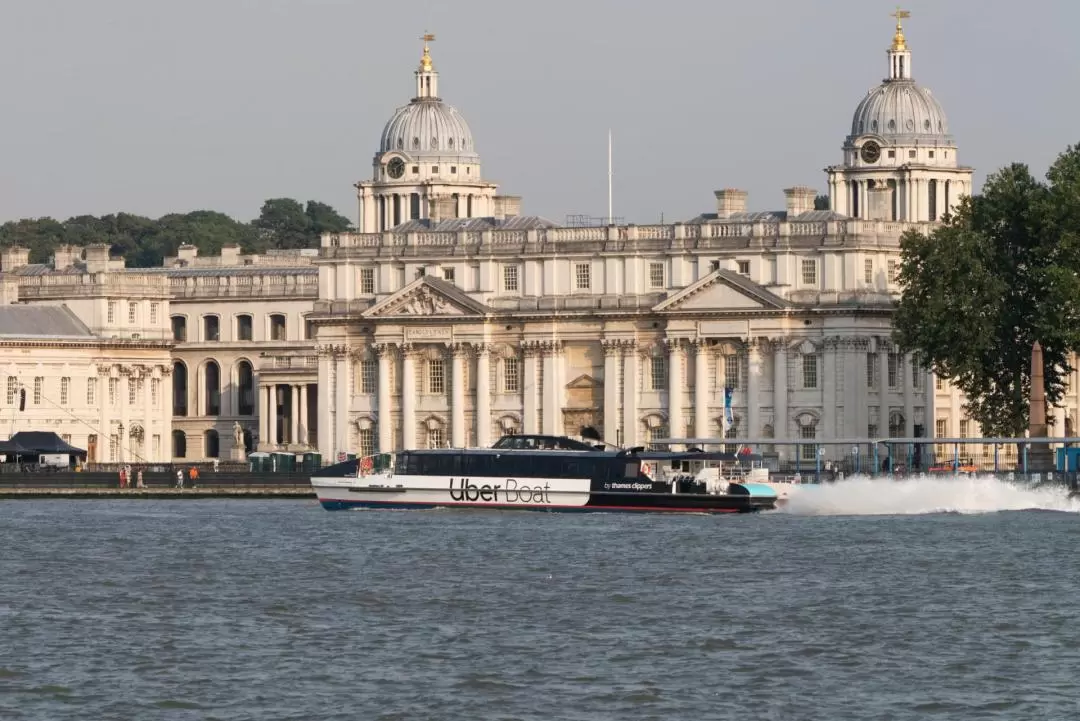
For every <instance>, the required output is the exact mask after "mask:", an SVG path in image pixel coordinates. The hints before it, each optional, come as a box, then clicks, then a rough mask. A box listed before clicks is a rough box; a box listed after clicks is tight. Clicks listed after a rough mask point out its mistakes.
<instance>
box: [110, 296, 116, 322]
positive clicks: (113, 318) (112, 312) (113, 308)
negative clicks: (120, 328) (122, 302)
mask: <svg viewBox="0 0 1080 721" xmlns="http://www.w3.org/2000/svg"><path fill="white" fill-rule="evenodd" d="M108 322H109V323H110V324H112V323H115V322H116V301H115V300H110V301H109V318H108Z"/></svg>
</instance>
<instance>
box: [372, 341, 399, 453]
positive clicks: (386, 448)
mask: <svg viewBox="0 0 1080 721" xmlns="http://www.w3.org/2000/svg"><path fill="white" fill-rule="evenodd" d="M375 353H376V354H378V357H379V376H378V378H376V379H375V382H376V383H377V384H378V385H377V386H375V389H376V399H375V404H376V405H375V410H376V412H377V413H378V414H379V416H378V417H379V452H380V453H389V452H390V451H392V450H394V415H393V412H394V411H393V408H392V407H391V400H390V399H391V398H392V397H393V393H394V389H393V388H392V387H391V386H390V382H391V380H392V379H391V374H390V363H391V362H392V361H393V357H394V356H393V348H392V347H391V346H390V345H389V344H386V343H380V344H378V345H376V346H375Z"/></svg>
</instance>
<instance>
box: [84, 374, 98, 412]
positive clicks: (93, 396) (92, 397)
mask: <svg viewBox="0 0 1080 721" xmlns="http://www.w3.org/2000/svg"><path fill="white" fill-rule="evenodd" d="M86 405H88V406H91V407H93V406H96V405H97V378H87V379H86Z"/></svg>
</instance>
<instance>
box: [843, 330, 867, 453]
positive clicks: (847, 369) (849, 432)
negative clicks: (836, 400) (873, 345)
mask: <svg viewBox="0 0 1080 721" xmlns="http://www.w3.org/2000/svg"><path fill="white" fill-rule="evenodd" d="M840 352H841V354H842V356H843V368H844V427H843V428H837V429H836V435H837V437H838V438H840V437H842V438H857V437H859V436H861V435H862V433H860V432H859V431H858V428H859V415H860V414H859V384H862V385H864V386H865V385H866V381H865V380H864V376H865V375H866V372H865V371H864V372H863V373H862V374H860V373H859V365H858V363H859V355H858V353H857V352H856V341H855V339H853V338H842V339H840ZM844 452H845V453H846V452H847V451H844ZM838 455H839V452H838Z"/></svg>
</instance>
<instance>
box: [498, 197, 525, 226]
mask: <svg viewBox="0 0 1080 721" xmlns="http://www.w3.org/2000/svg"><path fill="white" fill-rule="evenodd" d="M492 200H494V201H495V208H494V212H493V213H492V215H494V216H495V219H496V220H505V219H506V218H513V217H515V216H518V215H521V196H520V195H496V196H495V197H494V198H493V199H492Z"/></svg>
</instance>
